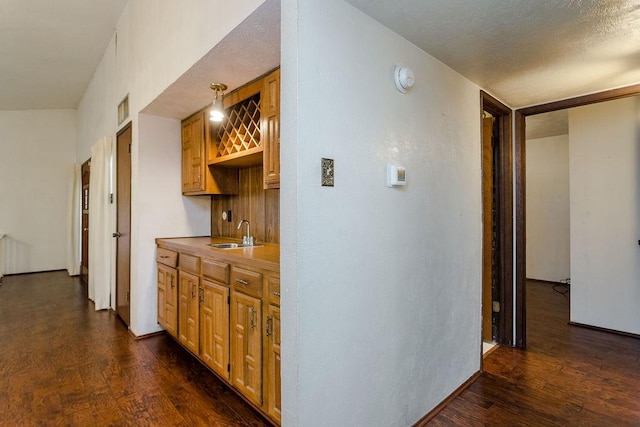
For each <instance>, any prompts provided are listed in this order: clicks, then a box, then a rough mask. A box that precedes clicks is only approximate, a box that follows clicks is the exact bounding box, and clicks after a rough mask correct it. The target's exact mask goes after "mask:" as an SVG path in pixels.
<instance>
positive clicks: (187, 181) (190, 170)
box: [182, 113, 206, 193]
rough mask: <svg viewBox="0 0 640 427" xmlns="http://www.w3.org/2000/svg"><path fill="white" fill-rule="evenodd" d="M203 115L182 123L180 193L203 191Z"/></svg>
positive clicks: (199, 114)
mask: <svg viewBox="0 0 640 427" xmlns="http://www.w3.org/2000/svg"><path fill="white" fill-rule="evenodd" d="M204 159H205V157H204V114H203V113H197V114H194V115H193V116H191V117H189V118H188V119H186V120H185V121H183V122H182V192H183V193H199V192H202V191H204V185H205V179H204V172H205V167H206V163H205V161H204Z"/></svg>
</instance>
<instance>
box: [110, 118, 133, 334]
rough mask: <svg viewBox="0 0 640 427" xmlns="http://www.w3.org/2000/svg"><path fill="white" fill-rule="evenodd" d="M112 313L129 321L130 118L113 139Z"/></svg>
mask: <svg viewBox="0 0 640 427" xmlns="http://www.w3.org/2000/svg"><path fill="white" fill-rule="evenodd" d="M116 203H117V204H116V211H117V213H116V221H117V222H116V230H117V231H116V232H115V233H113V237H115V238H116V239H117V240H116V313H117V314H118V316H119V317H120V319H122V321H123V322H124V323H125V324H126V325H127V326H129V324H130V321H131V305H130V299H131V122H129V123H128V124H127V125H126V126H125V127H124V128H123V129H122V130H121V131H120V132H118V135H117V143H116Z"/></svg>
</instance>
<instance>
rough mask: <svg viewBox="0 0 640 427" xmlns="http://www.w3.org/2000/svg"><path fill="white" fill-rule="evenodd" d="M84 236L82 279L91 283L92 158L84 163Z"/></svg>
mask: <svg viewBox="0 0 640 427" xmlns="http://www.w3.org/2000/svg"><path fill="white" fill-rule="evenodd" d="M81 173H82V196H81V198H82V201H81V202H82V237H81V245H82V247H81V252H82V258H81V261H80V279H81V280H82V281H83V282H84V283H85V285H86V284H89V178H90V173H91V159H89V160H87V161H86V162H84V163H83V164H82V168H81Z"/></svg>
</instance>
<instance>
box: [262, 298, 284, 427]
mask: <svg viewBox="0 0 640 427" xmlns="http://www.w3.org/2000/svg"><path fill="white" fill-rule="evenodd" d="M265 335H266V346H267V394H268V396H267V412H268V414H269V415H270V416H271V417H272V418H273V419H275V420H277V421H278V423H279V422H280V418H281V406H280V307H277V306H275V305H269V309H268V310H267V326H266V331H265Z"/></svg>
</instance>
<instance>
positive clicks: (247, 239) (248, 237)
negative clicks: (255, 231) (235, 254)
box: [238, 219, 253, 246]
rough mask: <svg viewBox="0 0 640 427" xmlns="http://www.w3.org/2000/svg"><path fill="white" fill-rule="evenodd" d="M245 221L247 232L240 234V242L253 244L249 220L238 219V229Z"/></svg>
mask: <svg viewBox="0 0 640 427" xmlns="http://www.w3.org/2000/svg"><path fill="white" fill-rule="evenodd" d="M245 222H246V223H247V234H246V235H245V236H242V244H243V245H250V246H253V236H252V235H251V224H249V221H247V220H246V219H243V220H242V221H240V223H239V224H238V230H240V227H242V224H243V223H245Z"/></svg>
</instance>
